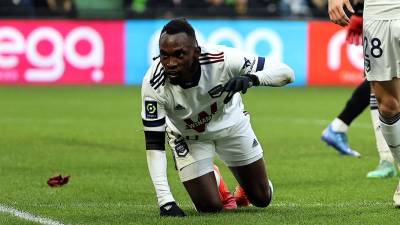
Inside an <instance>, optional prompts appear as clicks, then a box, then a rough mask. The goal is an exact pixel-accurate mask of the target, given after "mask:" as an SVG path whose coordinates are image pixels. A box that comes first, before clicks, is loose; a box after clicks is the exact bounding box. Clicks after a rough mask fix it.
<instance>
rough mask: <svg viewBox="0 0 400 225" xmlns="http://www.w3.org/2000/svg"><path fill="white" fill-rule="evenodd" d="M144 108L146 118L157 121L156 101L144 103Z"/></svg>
mask: <svg viewBox="0 0 400 225" xmlns="http://www.w3.org/2000/svg"><path fill="white" fill-rule="evenodd" d="M144 107H145V111H146V118H148V119H157V102H156V101H144Z"/></svg>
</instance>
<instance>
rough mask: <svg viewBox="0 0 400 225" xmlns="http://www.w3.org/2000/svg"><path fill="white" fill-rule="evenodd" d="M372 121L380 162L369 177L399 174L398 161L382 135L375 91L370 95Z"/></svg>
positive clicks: (369, 173)
mask: <svg viewBox="0 0 400 225" xmlns="http://www.w3.org/2000/svg"><path fill="white" fill-rule="evenodd" d="M369 105H370V109H371V110H370V112H371V121H372V125H373V129H374V133H375V140H376V147H377V149H378V154H379V164H378V166H377V168H376V169H375V170H373V171H370V172H368V173H367V177H368V178H386V177H394V176H396V175H397V169H396V163H395V162H394V159H393V156H392V153H391V152H390V149H389V146H388V145H387V144H386V141H385V138H384V137H383V135H382V130H381V125H380V122H379V111H378V102H377V101H376V97H375V94H374V92H373V91H371V97H370V104H369Z"/></svg>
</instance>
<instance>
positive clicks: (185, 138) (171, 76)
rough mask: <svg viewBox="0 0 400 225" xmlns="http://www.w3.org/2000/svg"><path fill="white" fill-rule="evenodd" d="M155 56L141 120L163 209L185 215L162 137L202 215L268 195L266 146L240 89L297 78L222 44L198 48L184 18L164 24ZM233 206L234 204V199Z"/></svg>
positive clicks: (263, 201) (259, 201) (259, 203)
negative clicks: (231, 181) (232, 184)
mask: <svg viewBox="0 0 400 225" xmlns="http://www.w3.org/2000/svg"><path fill="white" fill-rule="evenodd" d="M159 48H160V56H159V57H157V58H156V59H155V60H154V62H153V64H152V65H151V67H150V68H149V70H148V71H147V73H146V75H145V77H144V80H143V84H142V113H141V116H142V119H143V125H144V132H145V139H146V149H147V151H146V152H147V163H148V168H149V172H150V176H151V178H152V181H153V184H154V187H155V190H156V194H157V198H158V204H159V206H160V214H161V215H162V216H184V215H185V214H184V212H183V211H182V210H181V209H180V208H179V206H178V205H177V204H176V203H175V199H174V198H173V196H172V194H171V191H170V188H169V184H168V180H167V174H166V167H167V161H166V154H165V145H164V141H165V134H167V139H168V142H169V145H170V147H171V148H172V150H173V155H174V158H175V162H176V167H177V169H178V173H179V177H180V179H181V181H182V183H183V185H184V187H185V188H186V190H187V192H188V193H189V196H190V198H191V200H192V201H193V203H194V206H195V207H196V209H197V211H199V212H220V211H222V210H223V209H235V208H237V205H239V206H245V205H249V204H250V203H251V204H253V205H254V206H256V207H267V206H268V205H269V204H270V202H271V200H272V193H273V190H272V183H271V182H270V181H269V179H268V176H267V171H266V168H265V163H264V160H263V150H262V147H261V145H260V142H259V140H258V139H257V137H256V135H255V134H254V132H253V129H252V127H251V125H250V118H249V114H248V113H247V112H245V111H244V106H243V103H242V99H241V96H240V94H235V93H236V92H242V93H243V94H244V93H246V91H247V89H248V88H250V87H252V86H259V85H263V86H283V85H285V84H288V83H290V82H293V80H294V73H293V70H292V69H291V68H289V67H288V66H287V65H286V64H283V63H281V62H277V61H273V60H272V59H266V58H264V57H257V56H253V55H249V54H245V53H243V52H241V51H239V50H237V49H233V48H228V47H224V46H201V47H200V46H198V44H197V40H196V36H195V32H194V30H193V28H192V26H191V25H190V24H189V23H188V22H187V21H186V20H185V19H173V20H171V21H170V22H168V23H167V24H166V25H165V26H164V27H163V29H162V31H161V34H160V39H159ZM215 155H218V156H219V158H220V159H221V160H223V161H224V162H225V164H226V165H227V166H228V167H229V168H230V170H231V171H232V173H233V175H234V176H235V178H236V180H237V181H238V183H239V186H238V187H237V188H236V192H235V193H234V196H232V194H231V193H230V192H229V190H228V188H227V186H226V184H225V183H224V182H223V179H222V176H221V174H220V173H219V170H218V168H217V167H215V166H214V164H213V158H214V156H215ZM237 203H238V204H237Z"/></svg>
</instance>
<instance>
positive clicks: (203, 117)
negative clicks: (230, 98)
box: [184, 102, 218, 133]
mask: <svg viewBox="0 0 400 225" xmlns="http://www.w3.org/2000/svg"><path fill="white" fill-rule="evenodd" d="M210 109H211V113H210V114H208V113H207V112H206V111H201V112H200V113H199V115H198V118H197V121H196V122H194V121H193V120H192V119H190V118H188V119H184V121H185V123H186V129H193V130H195V131H197V132H199V133H202V132H204V131H205V130H206V124H207V123H209V122H210V121H211V119H212V117H213V115H214V114H215V113H216V112H217V110H218V108H217V103H216V102H214V103H213V104H212V105H211V106H210Z"/></svg>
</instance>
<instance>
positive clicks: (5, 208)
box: [0, 204, 64, 225]
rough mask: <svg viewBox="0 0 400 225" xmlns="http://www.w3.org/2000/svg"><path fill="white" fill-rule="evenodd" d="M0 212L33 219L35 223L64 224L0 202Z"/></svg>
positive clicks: (47, 224)
mask: <svg viewBox="0 0 400 225" xmlns="http://www.w3.org/2000/svg"><path fill="white" fill-rule="evenodd" d="M0 212H3V213H9V214H12V215H13V216H16V217H19V218H22V219H25V220H29V221H33V222H36V223H40V224H44V225H64V224H63V223H60V222H57V221H54V220H52V219H49V218H45V217H40V216H35V215H32V214H30V213H27V212H24V211H19V210H17V209H14V208H11V207H8V206H5V205H2V204H0Z"/></svg>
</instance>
